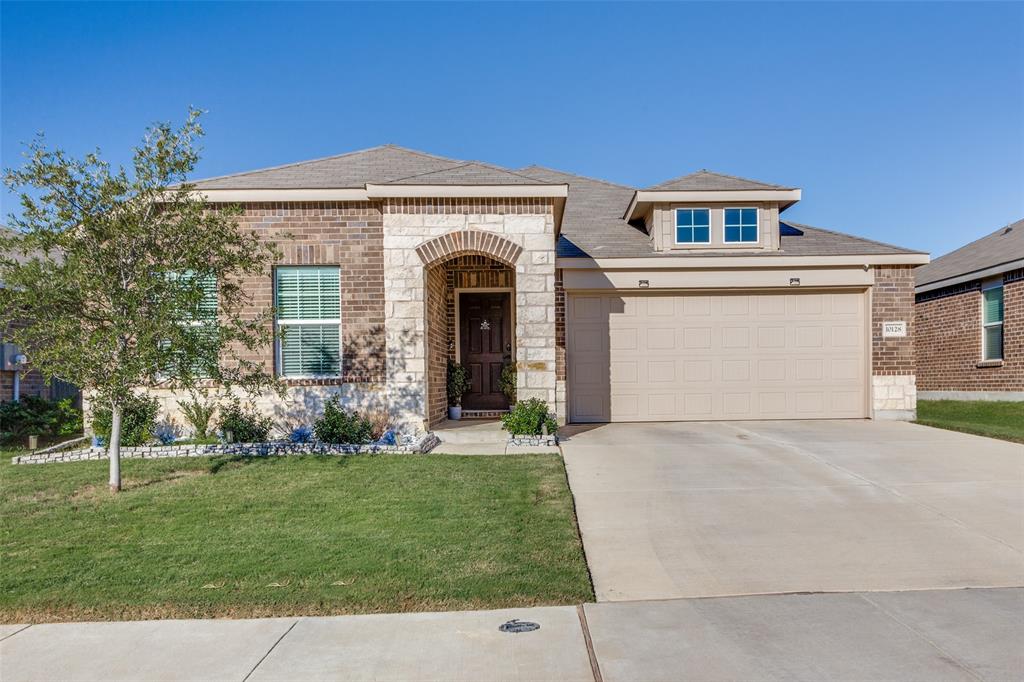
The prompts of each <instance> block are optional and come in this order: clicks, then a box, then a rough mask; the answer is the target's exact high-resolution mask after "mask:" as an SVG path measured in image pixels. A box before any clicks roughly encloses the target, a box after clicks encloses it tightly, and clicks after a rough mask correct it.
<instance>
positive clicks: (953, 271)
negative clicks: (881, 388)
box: [914, 220, 1024, 400]
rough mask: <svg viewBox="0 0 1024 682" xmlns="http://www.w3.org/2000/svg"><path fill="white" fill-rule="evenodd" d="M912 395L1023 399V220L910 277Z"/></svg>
mask: <svg viewBox="0 0 1024 682" xmlns="http://www.w3.org/2000/svg"><path fill="white" fill-rule="evenodd" d="M915 274H916V287H915V289H914V292H915V305H914V311H915V314H916V318H917V325H916V339H915V340H916V343H917V381H918V389H919V390H920V391H921V392H922V393H923V394H924V395H925V396H927V397H928V398H932V399H941V398H949V399H961V400H977V399H980V400H1024V220H1018V221H1017V222H1015V223H1013V224H1012V225H1007V226H1006V227H1001V228H999V229H998V230H996V231H995V232H993V233H992V234H990V235H988V236H986V237H982V238H981V239H979V240H977V241H975V242H971V243H970V244H968V245H967V246H964V247H962V248H959V249H957V250H956V251H953V252H952V253H948V254H946V255H945V256H942V257H941V258H937V259H935V261H934V262H932V263H929V264H928V265H925V266H923V267H921V268H918V270H917V271H916V273H915Z"/></svg>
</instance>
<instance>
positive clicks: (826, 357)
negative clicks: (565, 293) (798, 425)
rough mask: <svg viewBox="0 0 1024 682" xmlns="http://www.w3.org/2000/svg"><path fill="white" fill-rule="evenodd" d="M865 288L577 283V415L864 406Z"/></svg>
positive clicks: (761, 412)
mask: <svg viewBox="0 0 1024 682" xmlns="http://www.w3.org/2000/svg"><path fill="white" fill-rule="evenodd" d="M866 308H867V295H866V294H865V293H864V292H863V291H835V292H825V291H819V292H813V291H807V292H799V293H798V292H778V293H775V292H773V293H735V294H731V293H725V294H626V293H617V294H605V293H600V294H583V293H578V294H570V295H569V297H568V301H567V309H566V319H567V324H568V327H567V350H568V382H569V386H568V389H569V390H568V393H569V396H568V398H569V416H570V420H571V421H574V422H603V421H671V420H695V421H700V420H714V419H817V418H844V417H854V418H859V417H866V416H867V394H866V391H867V383H866V371H867V370H866V364H867V360H866V358H867V355H866V353H867V329H866V326H865V325H866Z"/></svg>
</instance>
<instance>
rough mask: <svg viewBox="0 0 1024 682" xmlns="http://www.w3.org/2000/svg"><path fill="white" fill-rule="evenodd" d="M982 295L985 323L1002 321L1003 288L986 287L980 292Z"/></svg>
mask: <svg viewBox="0 0 1024 682" xmlns="http://www.w3.org/2000/svg"><path fill="white" fill-rule="evenodd" d="M982 295H983V297H984V300H983V303H982V311H983V313H984V322H985V324H991V323H993V322H1002V321H1003V288H1002V287H996V288H994V289H986V290H985V291H983V292H982Z"/></svg>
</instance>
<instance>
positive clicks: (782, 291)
mask: <svg viewBox="0 0 1024 682" xmlns="http://www.w3.org/2000/svg"><path fill="white" fill-rule="evenodd" d="M196 187H197V190H198V191H200V192H202V193H203V195H204V196H205V198H206V199H207V200H208V201H209V202H211V203H224V202H231V203H239V204H242V205H243V207H244V215H243V216H242V218H241V223H242V226H243V227H244V228H246V229H252V230H255V231H256V232H257V233H259V234H261V235H265V236H266V238H267V239H271V240H275V241H277V242H278V243H279V245H280V246H281V247H282V249H283V253H284V258H283V260H282V261H281V262H280V263H279V264H278V265H277V266H275V267H274V269H273V271H271V272H266V273H265V274H264V275H263V276H261V277H257V278H253V279H252V280H251V281H249V282H247V283H246V286H247V289H248V290H249V291H251V292H252V293H253V295H254V297H255V300H256V303H257V305H259V306H271V305H274V306H275V307H276V309H277V310H276V315H277V321H276V323H275V324H276V339H277V341H276V343H275V346H274V348H273V349H267V350H266V352H265V353H264V354H263V355H262V356H260V358H259V359H261V360H262V361H263V362H264V363H265V365H266V367H267V368H268V369H272V370H273V371H274V372H276V373H277V374H278V375H279V376H281V377H282V378H283V379H284V381H285V382H286V384H287V386H288V393H287V396H286V397H285V398H283V399H282V398H279V397H277V396H276V395H266V396H262V397H261V398H260V399H259V400H258V401H257V404H258V405H260V406H261V407H262V409H264V410H266V411H267V412H268V413H271V414H273V415H274V416H275V417H278V418H280V419H281V420H291V421H293V422H294V421H296V420H305V421H306V422H307V423H308V421H309V420H310V419H311V418H312V416H313V414H315V413H316V412H317V411H318V409H319V407H320V406H321V405H322V403H323V400H324V399H325V398H326V397H327V396H329V395H332V394H338V395H340V396H341V397H342V398H343V399H344V401H345V402H347V403H348V404H350V405H352V406H355V407H359V408H363V409H370V408H378V409H386V410H388V411H389V412H390V413H391V415H392V417H393V419H394V420H395V421H396V423H397V424H399V425H400V426H402V427H403V428H407V429H423V428H430V427H431V426H433V425H435V424H437V423H439V422H441V421H443V420H444V418H445V414H446V409H447V401H446V395H445V377H446V371H447V370H446V367H447V362H448V361H449V360H454V361H458V362H461V363H462V364H464V365H466V366H467V367H469V368H470V370H471V375H472V382H473V384H472V388H471V390H470V392H469V393H468V394H467V395H466V396H465V399H464V401H463V408H464V412H465V413H468V414H469V415H470V416H472V415H473V414H477V415H492V414H494V413H496V412H501V411H503V410H505V409H507V408H508V400H507V399H506V398H505V396H504V394H503V393H502V392H501V390H500V387H499V380H500V375H501V373H502V370H503V369H504V368H505V367H506V366H508V365H512V366H514V371H515V377H516V379H515V380H516V384H517V394H518V398H519V399H524V398H530V397H536V398H540V399H542V400H544V401H546V402H547V403H548V404H549V405H550V406H552V407H553V408H554V410H555V412H556V413H557V415H558V418H559V419H560V420H561V421H563V422H565V421H570V422H592V421H648V420H650V421H655V420H709V419H769V418H771V419H787V418H835V417H851V418H865V417H890V418H907V417H910V416H912V415H913V414H914V410H915V407H916V402H915V401H916V396H915V382H914V352H913V336H912V329H913V268H914V267H915V266H916V265H919V264H921V263H925V262H927V260H928V257H927V255H926V254H923V253H920V252H915V251H910V250H907V249H903V248H899V247H895V246H891V245H888V244H882V243H879V242H875V241H870V240H867V239H861V238H858V237H853V236H850V235H846V234H841V233H838V232H833V231H829V230H824V229H821V228H816V227H810V226H807V225H799V224H796V223H793V222H789V221H786V220H784V219H782V218H781V214H782V213H783V212H784V211H785V210H786V209H787V208H788V207H790V206H792V205H793V204H795V203H796V202H797V201H799V200H800V196H801V192H800V190H799V189H797V188H793V187H783V186H779V185H772V184H767V183H761V182H755V181H752V180H745V179H742V178H736V177H733V176H728V175H720V174H717V173H711V172H708V171H699V172H697V173H692V174H689V175H686V176H683V177H680V178H676V179H674V180H670V181H668V182H666V183H663V184H660V185H657V186H654V187H650V188H646V189H636V188H633V187H626V186H622V185H616V184H612V183H608V182H604V181H601V180H596V179H592V178H585V177H581V176H578V175H573V174H569V173H563V172H560V171H555V170H550V169H546V168H541V167H537V166H531V167H528V168H522V169H518V170H510V169H506V168H500V167H497V166H493V165H490V164H486V163H480V162H466V161H458V160H453V159H447V158H443V157H439V156H435V155H431V154H425V153H422V152H417V151H412V150H408V149H403V148H400V147H395V146H392V145H386V146H382V147H375V148H372V149H367V150H363V151H357V152H353V153H349V154H343V155H340V156H334V157H329V158H324V159H319V160H314V161H307V162H301V163H295V164H290V165H285V166H279V167H275V168H268V169H264V170H257V171H252V172H247V173H239V174H235V175H229V176H224V177H218V178H211V179H207V180H201V181H198V182H197V183H196ZM286 233H287V234H290V235H292V236H293V237H294V239H290V240H285V239H284V238H283V236H284V235H285V234H286ZM883 321H885V322H892V323H894V324H892V325H890V326H892V328H893V329H895V330H896V331H895V332H893V333H892V334H887V333H883V328H882V323H883ZM897 322H898V323H899V324H895V323H897ZM901 325H902V327H901ZM157 393H158V395H162V397H163V398H164V403H165V407H166V409H167V410H168V411H169V412H173V411H174V409H175V408H174V405H175V401H174V396H171V395H168V394H166V393H163V394H161V393H160V392H157Z"/></svg>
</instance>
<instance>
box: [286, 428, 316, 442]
mask: <svg viewBox="0 0 1024 682" xmlns="http://www.w3.org/2000/svg"><path fill="white" fill-rule="evenodd" d="M288 442H289V443H312V442H313V429H312V428H311V427H309V426H305V425H303V426H296V427H295V428H294V429H292V430H291V431H289V432H288Z"/></svg>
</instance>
